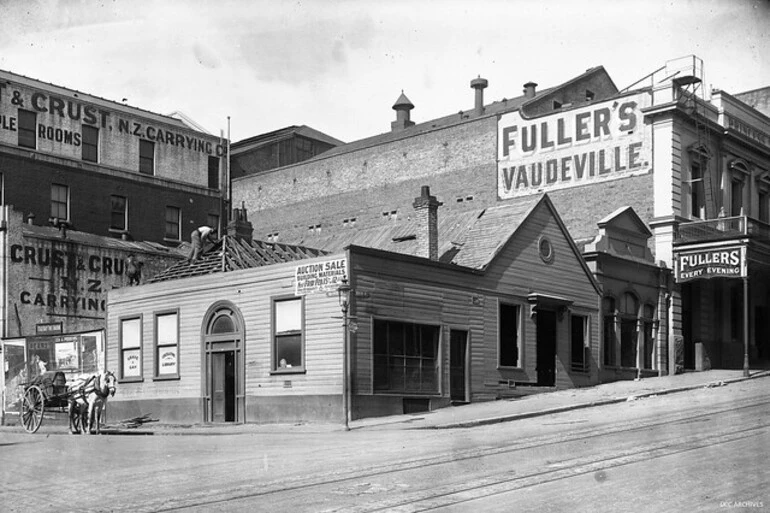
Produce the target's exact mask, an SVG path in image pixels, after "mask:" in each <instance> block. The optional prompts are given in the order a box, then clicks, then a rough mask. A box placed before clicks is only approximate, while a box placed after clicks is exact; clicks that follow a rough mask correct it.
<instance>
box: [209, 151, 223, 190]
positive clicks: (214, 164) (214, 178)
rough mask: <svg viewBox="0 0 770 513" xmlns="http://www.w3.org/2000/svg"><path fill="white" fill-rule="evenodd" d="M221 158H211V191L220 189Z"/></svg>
mask: <svg viewBox="0 0 770 513" xmlns="http://www.w3.org/2000/svg"><path fill="white" fill-rule="evenodd" d="M219 161H220V159H219V157H209V189H219Z"/></svg>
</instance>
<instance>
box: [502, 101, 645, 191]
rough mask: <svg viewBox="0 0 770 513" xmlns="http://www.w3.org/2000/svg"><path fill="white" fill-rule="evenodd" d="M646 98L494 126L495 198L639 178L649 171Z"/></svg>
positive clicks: (508, 119) (509, 118)
mask: <svg viewBox="0 0 770 513" xmlns="http://www.w3.org/2000/svg"><path fill="white" fill-rule="evenodd" d="M647 103H649V98H648V96H647V95H646V94H639V95H636V96H629V97H625V98H622V99H617V100H612V101H608V102H604V103H599V104H596V105H591V106H589V107H583V108H580V109H575V110H570V111H566V112H559V113H557V114H553V115H551V116H545V117H541V118H537V119H524V118H522V117H521V115H520V113H519V112H518V111H517V112H511V113H508V114H504V115H503V116H501V117H500V120H499V122H498V134H497V141H498V156H497V158H498V178H497V182H498V196H499V197H500V198H501V199H508V198H513V197H516V196H525V195H528V194H537V193H541V192H547V191H549V190H554V189H564V188H568V187H575V186H579V185H586V184H589V183H594V182H600V181H607V180H613V179H618V178H623V177H626V176H629V175H635V174H644V173H647V172H648V171H649V170H650V161H651V157H650V143H649V135H648V133H649V131H648V130H647V129H646V127H645V125H644V122H643V115H642V113H641V110H640V109H641V108H642V107H645V106H646V105H647Z"/></svg>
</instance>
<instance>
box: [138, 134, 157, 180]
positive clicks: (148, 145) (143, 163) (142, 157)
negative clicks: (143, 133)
mask: <svg viewBox="0 0 770 513" xmlns="http://www.w3.org/2000/svg"><path fill="white" fill-rule="evenodd" d="M139 172H140V173H142V174H145V175H154V174H155V143H154V142H152V141H145V140H143V139H140V140H139Z"/></svg>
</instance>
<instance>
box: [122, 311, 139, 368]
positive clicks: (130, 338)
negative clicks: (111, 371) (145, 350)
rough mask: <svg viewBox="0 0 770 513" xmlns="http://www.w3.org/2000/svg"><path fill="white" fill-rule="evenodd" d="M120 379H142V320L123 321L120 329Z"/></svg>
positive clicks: (137, 318) (135, 318)
mask: <svg viewBox="0 0 770 513" xmlns="http://www.w3.org/2000/svg"><path fill="white" fill-rule="evenodd" d="M118 337H119V341H118V344H119V347H120V361H119V365H120V372H119V374H120V379H122V380H126V381H140V380H141V379H142V318H141V317H134V318H131V319H121V320H120V328H119V333H118Z"/></svg>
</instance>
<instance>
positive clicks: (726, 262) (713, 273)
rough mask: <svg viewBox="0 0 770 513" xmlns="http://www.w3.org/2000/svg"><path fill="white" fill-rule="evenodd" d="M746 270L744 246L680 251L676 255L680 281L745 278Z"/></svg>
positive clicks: (677, 275)
mask: <svg viewBox="0 0 770 513" xmlns="http://www.w3.org/2000/svg"><path fill="white" fill-rule="evenodd" d="M746 271H747V270H746V248H745V247H744V246H737V247H727V248H717V249H708V250H700V251H693V252H686V253H679V254H678V255H677V256H676V281H677V282H678V283H682V282H686V281H691V280H698V279H707V278H744V277H746V276H747V272H746Z"/></svg>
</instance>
